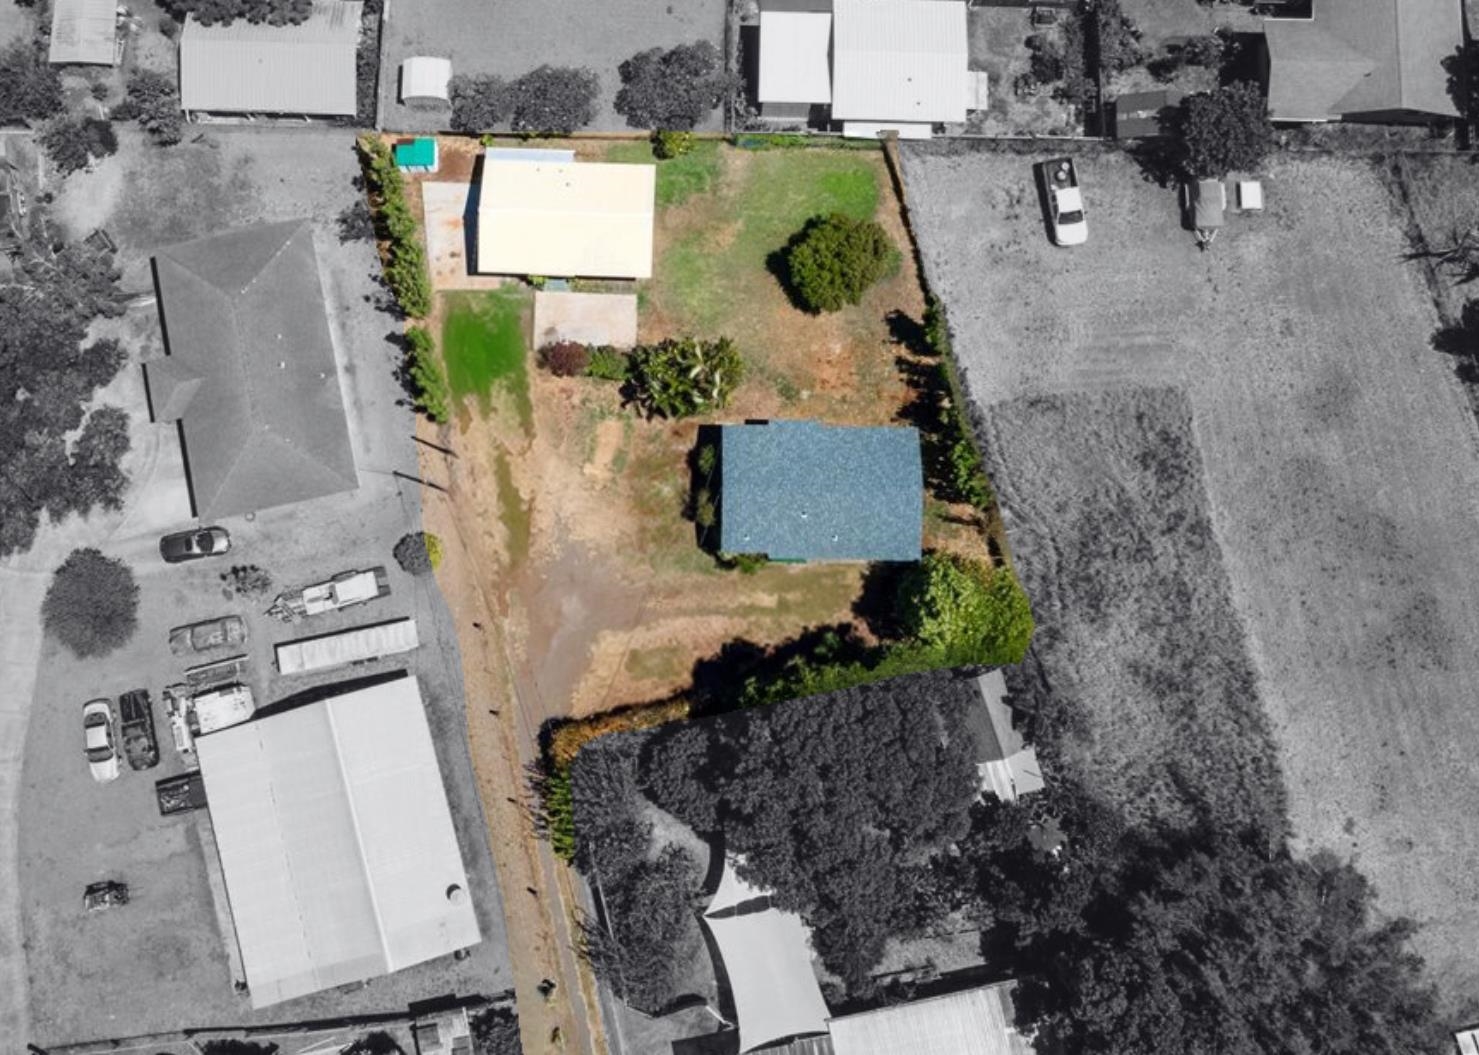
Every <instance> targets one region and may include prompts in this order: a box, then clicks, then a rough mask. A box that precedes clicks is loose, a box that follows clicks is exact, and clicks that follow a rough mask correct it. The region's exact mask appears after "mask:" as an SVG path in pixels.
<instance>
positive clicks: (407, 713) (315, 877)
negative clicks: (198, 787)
mask: <svg viewBox="0 0 1479 1055" xmlns="http://www.w3.org/2000/svg"><path fill="white" fill-rule="evenodd" d="M195 743H196V750H197V751H198V752H199V760H200V771H201V775H202V777H203V778H204V781H205V786H206V793H207V797H208V798H209V800H210V814H211V824H212V827H213V828H214V830H215V835H216V843H217V847H218V849H219V852H220V856H221V867H222V870H223V872H224V873H225V879H226V892H227V895H228V898H229V900H230V904H231V914H232V917H233V919H234V920H235V923H236V935H237V940H238V942H239V943H240V946H241V955H242V963H243V966H244V968H245V971H246V980H247V985H248V986H249V988H250V990H251V999H252V1006H253V1007H265V1006H267V1005H269V1004H275V1003H278V1002H280V1001H282V1000H288V999H291V998H292V997H295V996H302V995H305V994H307V993H313V992H317V991H318V990H321V989H327V988H330V987H333V986H337V985H344V984H346V983H349V982H356V981H361V980H363V979H366V978H372V977H375V976H377V975H381V974H387V973H389V972H391V971H396V970H400V969H401V968H403V967H409V966H411V965H412V964H417V963H421V962H424V961H426V960H429V959H433V958H434V957H437V956H443V955H446V954H448V953H451V952H455V951H456V950H458V949H462V948H466V947H468V946H470V945H475V944H477V943H478V942H479V941H480V940H481V935H480V933H479V931H478V924H477V918H476V915H475V913H474V909H473V905H472V900H471V898H470V897H469V896H468V884H467V874H466V872H465V870H464V868H463V864H462V856H461V852H460V850H459V848H458V845H457V835H456V832H455V830H454V829H453V827H452V818H451V814H450V812H449V810H448V806H447V797H446V792H445V790H444V789H443V786H442V776H441V771H440V770H439V769H438V767H437V760H436V752H435V750H434V748H433V746H432V741H431V731H430V730H429V729H428V727H427V723H426V712H425V710H424V708H423V705H422V702H421V693H420V689H419V687H418V685H417V683H416V679H415V678H409V677H403V678H399V679H396V680H394V681H389V682H382V683H381V684H379V685H375V686H372V687H370V688H366V689H361V690H358V691H355V692H349V693H345V694H343V695H340V696H334V697H331V698H329V699H327V700H322V701H319V702H318V703H314V704H309V705H307V706H304V707H298V708H295V709H293V710H289V711H285V712H282V713H280V714H275V715H271V716H269V717H266V718H258V719H256V720H255V721H251V722H247V723H245V724H243V725H237V726H233V727H232V728H230V729H225V730H222V731H221V732H218V733H212V734H210V735H207V736H201V737H200V738H198V739H197V740H196V742H195Z"/></svg>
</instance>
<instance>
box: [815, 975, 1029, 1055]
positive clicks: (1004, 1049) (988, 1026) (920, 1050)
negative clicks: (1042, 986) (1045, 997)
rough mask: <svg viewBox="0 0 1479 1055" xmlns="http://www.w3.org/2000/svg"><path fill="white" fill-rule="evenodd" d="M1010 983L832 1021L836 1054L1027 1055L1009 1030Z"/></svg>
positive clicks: (1013, 1029) (1024, 1045)
mask: <svg viewBox="0 0 1479 1055" xmlns="http://www.w3.org/2000/svg"><path fill="white" fill-rule="evenodd" d="M1014 985H1015V983H1014V982H1001V983H998V984H997V985H987V986H981V987H980V988H977V989H967V990H965V991H964V992H960V993H950V994H948V995H946V996H937V997H931V998H930V999H927V1000H914V1001H910V1002H909V1003H907V1004H894V1005H892V1006H890V1007H881V1008H879V1009H878V1010H876V1011H864V1012H862V1013H861V1014H857V1015H845V1016H843V1017H841V1018H834V1019H832V1020H831V1022H829V1023H828V1026H829V1027H830V1028H831V1031H832V1050H833V1052H834V1053H835V1055H1032V1046H1031V1045H1030V1044H1029V1043H1028V1041H1027V1039H1026V1038H1025V1037H1023V1036H1022V1034H1021V1033H1019V1032H1017V1029H1016V1027H1015V1026H1014V1025H1013V1017H1014V1014H1013V1010H1012V987H1013V986H1014Z"/></svg>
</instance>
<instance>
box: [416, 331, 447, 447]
mask: <svg viewBox="0 0 1479 1055" xmlns="http://www.w3.org/2000/svg"><path fill="white" fill-rule="evenodd" d="M406 379H407V381H408V382H409V387H410V389H411V393H412V395H413V397H414V398H415V400H416V409H417V410H419V411H421V412H422V413H423V414H425V415H426V416H427V417H428V418H430V419H431V420H432V421H434V422H436V423H437V424H438V425H443V424H446V422H447V421H448V420H449V419H450V418H451V417H452V390H451V387H450V386H449V385H448V384H447V371H446V370H445V369H443V367H442V361H441V359H440V358H439V357H438V356H437V351H436V342H435V341H433V340H432V338H431V331H430V330H428V329H427V328H426V327H425V326H408V327H407V328H406Z"/></svg>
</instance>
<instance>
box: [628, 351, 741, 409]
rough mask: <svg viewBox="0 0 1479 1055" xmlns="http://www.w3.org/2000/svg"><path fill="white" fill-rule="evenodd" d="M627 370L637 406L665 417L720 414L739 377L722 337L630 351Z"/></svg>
mask: <svg viewBox="0 0 1479 1055" xmlns="http://www.w3.org/2000/svg"><path fill="white" fill-rule="evenodd" d="M630 366H631V380H632V383H633V385H634V386H635V389H636V392H635V394H636V399H637V402H638V403H639V404H640V405H641V406H642V407H643V408H644V409H645V410H646V411H647V412H648V413H649V414H653V415H658V416H660V417H665V418H686V417H691V416H692V415H694V414H704V413H708V412H710V411H714V410H719V409H721V408H722V407H723V406H724V405H725V404H726V403H728V402H729V397H730V395H731V394H732V393H733V392H734V390H735V388H736V387H737V386H738V385H739V383H740V381H741V380H742V379H743V378H744V374H745V369H744V368H745V364H744V360H743V359H741V358H740V354H739V351H738V349H736V348H735V346H734V342H733V341H731V340H730V339H729V338H728V337H720V338H717V339H715V340H711V341H701V340H698V339H697V338H694V337H685V338H682V339H674V340H666V341H663V342H661V343H660V344H649V345H643V346H641V347H638V348H636V349H633V351H632V353H631V356H630Z"/></svg>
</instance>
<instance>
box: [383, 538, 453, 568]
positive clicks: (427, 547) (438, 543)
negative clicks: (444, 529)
mask: <svg viewBox="0 0 1479 1055" xmlns="http://www.w3.org/2000/svg"><path fill="white" fill-rule="evenodd" d="M392 553H393V554H394V556H395V562H396V563H397V564H399V565H400V566H401V570H402V571H405V572H406V573H408V574H410V575H430V574H431V573H432V572H434V571H436V568H437V565H439V564H441V562H442V540H441V539H440V538H438V537H437V536H436V535H433V534H431V533H430V532H429V531H412V532H411V533H410V534H407V535H402V536H401V537H400V541H398V542H397V543H396V544H395V549H394V550H393V551H392Z"/></svg>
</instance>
